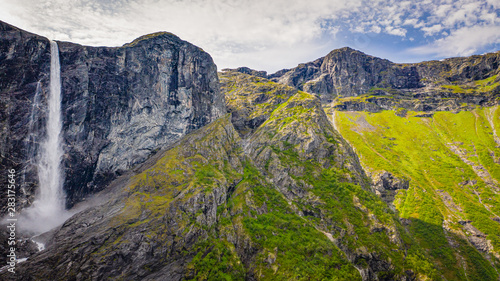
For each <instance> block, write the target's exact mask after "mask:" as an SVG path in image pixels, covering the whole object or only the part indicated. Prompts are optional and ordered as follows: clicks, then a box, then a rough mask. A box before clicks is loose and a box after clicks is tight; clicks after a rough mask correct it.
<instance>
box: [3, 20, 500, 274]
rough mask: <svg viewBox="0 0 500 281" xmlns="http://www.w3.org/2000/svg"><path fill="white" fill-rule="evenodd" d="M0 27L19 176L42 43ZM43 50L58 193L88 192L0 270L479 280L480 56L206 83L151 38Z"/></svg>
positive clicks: (341, 60) (488, 132)
mask: <svg viewBox="0 0 500 281" xmlns="http://www.w3.org/2000/svg"><path fill="white" fill-rule="evenodd" d="M2 28H3V35H2V36H3V37H2V38H5V39H2V40H4V41H2V42H3V43H2V44H1V45H0V46H2V48H3V49H2V53H1V54H2V55H1V56H0V58H1V59H2V63H1V64H0V67H3V68H2V69H1V70H2V72H0V73H1V75H3V76H1V79H0V83H1V85H2V87H3V86H4V85H5V89H6V90H5V91H4V90H3V89H4V88H2V89H1V90H2V92H1V93H2V95H0V97H1V102H2V103H1V106H2V108H3V109H4V110H5V111H4V112H2V113H1V114H3V116H5V119H2V122H3V123H2V130H3V132H7V133H9V134H12V136H11V137H9V135H8V136H7V137H5V136H2V137H4V139H3V141H2V143H1V145H2V147H1V148H2V153H3V154H2V162H1V164H2V165H4V166H3V167H4V168H6V167H9V165H17V166H15V167H16V169H25V170H26V175H27V177H26V179H24V181H26V182H30V180H31V181H33V182H35V180H34V179H32V178H31V179H30V173H33V172H34V171H32V170H31V169H32V166H30V165H29V164H30V163H27V162H26V160H23V159H25V158H23V157H26V156H29V155H33V154H36V145H35V146H34V148H33V146H30V145H27V143H31V142H33V143H35V144H36V142H37V140H38V139H40V138H42V137H43V125H44V122H45V120H44V118H45V117H44V114H43V113H44V108H45V105H44V104H45V99H46V95H47V89H46V85H47V84H48V81H47V79H48V74H47V73H48V68H49V62H48V61H49V59H50V54H48V53H47V46H48V41H47V40H46V39H44V38H42V37H39V36H36V35H33V34H29V33H26V32H24V31H20V30H18V29H16V28H14V27H11V26H8V25H6V24H3V25H2ZM59 48H60V53H61V66H62V69H61V73H62V78H63V111H64V117H63V119H64V140H65V151H66V155H65V159H64V161H65V162H64V163H65V169H66V171H67V175H66V184H67V185H68V187H67V188H69V190H70V192H72V194H73V195H72V196H73V197H71V198H72V199H73V201H75V202H76V201H77V200H80V199H81V198H82V197H83V196H85V195H86V194H88V193H90V192H96V193H94V195H95V196H94V197H93V198H92V199H91V200H89V201H88V202H86V203H88V205H86V206H87V208H85V209H83V210H82V209H77V208H75V209H74V213H75V214H74V215H73V216H72V217H71V218H70V219H68V220H67V221H66V222H65V223H64V224H63V225H61V226H59V227H57V228H55V229H53V230H52V231H50V232H48V233H45V234H43V235H42V236H40V237H38V238H37V239H39V240H43V242H45V243H46V244H45V246H46V249H45V250H43V251H39V252H37V251H36V249H35V246H34V243H33V242H31V240H30V239H24V240H23V241H22V243H23V244H24V246H20V247H24V248H23V249H22V250H23V251H21V250H19V251H18V253H19V256H18V258H24V257H26V258H28V259H27V260H26V261H24V262H21V263H19V264H17V266H16V274H15V275H12V274H10V273H8V272H5V271H2V272H0V279H2V280H4V279H5V280H9V279H12V280H105V279H106V280H107V279H110V280H404V281H410V280H464V281H465V280H499V278H500V276H499V271H500V256H499V249H500V238H499V237H500V224H499V223H498V222H500V218H499V216H498V214H500V207H499V206H500V203H499V202H500V197H499V191H500V187H499V184H498V183H499V182H500V158H499V155H500V139H499V138H498V132H499V130H500V122H499V120H500V108H499V106H492V107H486V106H488V105H495V104H496V103H497V102H498V96H499V91H498V90H499V86H498V84H499V81H498V72H499V68H498V63H497V61H498V53H496V54H488V55H484V56H473V57H469V58H456V59H449V60H445V61H442V62H425V63H420V64H411V65H402V64H393V63H391V62H389V61H387V60H382V59H378V58H374V57H371V56H367V55H365V54H362V53H360V52H357V51H354V50H352V49H348V48H344V49H341V50H335V51H332V52H331V53H330V54H329V55H328V56H326V57H325V58H321V59H318V60H316V61H314V62H312V63H306V64H303V65H300V66H299V67H298V68H295V69H291V70H283V71H280V72H278V73H275V74H272V75H267V74H266V73H264V72H261V71H254V70H251V69H248V68H239V69H236V70H227V71H223V72H221V73H219V74H218V78H217V73H216V72H215V66H214V65H213V63H212V61H211V59H210V57H209V56H208V55H207V54H206V53H204V52H203V51H201V50H200V49H198V48H196V47H194V46H192V45H190V44H189V43H187V42H184V41H181V40H180V39H178V38H177V37H175V36H174V35H171V34H167V33H157V34H151V35H147V36H144V37H141V38H139V39H137V40H135V41H134V42H132V43H130V44H127V45H125V46H123V47H120V48H91V47H84V46H80V45H75V44H71V43H65V42H59ZM32 60H33V61H32ZM4 62H5V63H4ZM4 65H5V67H4ZM9 77H10V78H9ZM269 78H270V79H269ZM273 80H275V81H273ZM276 81H278V82H280V83H277V82H276ZM219 82H220V85H219ZM286 84H288V85H286ZM219 87H220V89H219ZM37 89H38V90H37ZM304 90H307V91H309V92H307V91H304ZM37 93H38V94H37ZM223 97H225V100H223ZM34 101H39V102H34ZM34 105H38V106H34ZM479 105H484V107H482V106H479ZM385 109H388V110H385ZM226 110H227V112H228V113H226ZM367 111H368V112H367ZM438 111H439V112H438ZM450 111H453V112H450ZM456 112H458V113H456ZM26 118H27V119H26ZM17 134H19V135H17ZM16 149H18V150H16ZM12 151H16V152H15V153H12V154H8V153H7V152H12ZM89 167H90V168H89ZM81 182H83V183H85V185H82V184H81ZM35 186H36V184H32V188H33V187H35ZM104 186H105V187H106V188H104V190H101V191H98V190H99V189H100V188H101V187H104ZM26 193H27V194H30V192H29V188H28V191H27V192H26ZM31 193H32V192H31ZM70 203H71V202H70ZM80 206H82V205H80ZM77 207H79V206H78V205H77ZM20 242H21V241H20ZM1 245H2V246H0V251H1V252H4V251H3V250H1V249H2V247H5V246H6V243H3V244H1Z"/></svg>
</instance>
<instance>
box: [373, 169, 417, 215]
mask: <svg viewBox="0 0 500 281" xmlns="http://www.w3.org/2000/svg"><path fill="white" fill-rule="evenodd" d="M372 180H373V184H372V189H373V190H374V191H375V194H377V195H378V196H380V198H381V199H382V200H383V201H384V202H386V203H388V205H389V206H390V207H391V208H392V209H393V210H395V207H394V205H392V202H394V197H395V196H396V194H397V190H400V189H408V188H409V187H410V181H409V180H407V179H400V178H397V177H395V176H394V175H393V174H391V173H389V172H387V171H383V172H381V173H378V174H375V175H373V176H372Z"/></svg>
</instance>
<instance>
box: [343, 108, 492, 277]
mask: <svg viewBox="0 0 500 281" xmlns="http://www.w3.org/2000/svg"><path fill="white" fill-rule="evenodd" d="M499 111H500V110H499V109H498V107H494V108H484V109H483V108H477V109H475V110H474V111H472V112H465V111H463V112H460V113H458V114H453V113H450V112H437V113H435V115H434V116H433V117H432V118H421V117H412V115H415V114H409V117H398V116H396V115H395V113H394V112H393V111H384V112H380V113H373V114H371V113H366V112H336V125H337V128H338V129H339V131H340V132H341V133H342V135H343V136H344V137H345V138H346V139H347V140H348V141H349V142H350V143H351V144H352V145H353V147H354V148H355V149H356V151H357V152H358V154H359V155H360V159H361V161H362V163H363V165H364V166H365V167H366V168H367V169H368V170H369V171H370V172H377V171H382V170H385V171H389V172H391V173H393V174H394V175H397V176H399V177H404V178H407V179H410V188H409V189H408V190H407V191H405V190H402V191H399V193H398V195H397V197H396V201H395V205H396V207H397V209H398V211H399V214H400V216H401V217H403V218H410V219H412V224H411V226H410V230H411V233H412V234H413V235H414V236H415V237H416V238H417V239H418V240H419V242H420V245H421V246H423V247H424V248H426V249H427V251H428V252H429V253H430V254H431V256H433V257H434V258H435V260H436V262H437V264H438V266H439V267H440V271H441V272H442V273H443V276H445V277H446V278H447V279H449V280H466V279H467V278H468V279H469V280H471V279H474V280H495V279H496V278H498V273H497V272H496V271H495V270H494V268H493V267H492V265H491V264H490V262H488V261H487V260H486V258H485V256H486V255H483V254H480V253H479V252H478V251H477V250H476V249H474V248H473V247H472V246H471V245H470V244H469V243H467V241H466V240H465V239H464V238H465V236H466V235H468V234H467V232H466V231H464V229H463V226H462V225H461V224H460V223H458V222H459V221H467V220H470V221H472V222H471V224H472V225H473V226H475V227H476V228H477V229H479V230H480V231H482V232H483V233H485V234H486V235H487V239H488V240H490V241H491V244H492V246H493V253H494V254H496V255H497V256H498V253H499V252H500V224H499V223H498V222H496V221H494V220H492V218H494V217H496V214H498V213H500V212H499V211H500V210H499V207H500V204H499V201H500V196H499V195H498V191H499V189H498V181H499V180H500V178H499V176H500V173H499V169H500V165H499V161H498V157H499V156H500V148H499V147H498V144H497V143H496V142H495V139H494V134H495V133H496V132H495V133H494V130H493V128H492V125H493V126H494V127H495V130H496V131H498V126H499V124H500V122H498V120H499ZM490 121H491V122H490ZM474 167H475V169H474ZM475 170H476V171H475ZM485 172H487V173H485ZM443 227H444V228H446V229H447V231H443ZM450 245H453V246H450ZM490 258H491V259H492V260H494V261H493V263H494V264H496V266H497V268H498V259H496V258H494V257H493V255H490ZM459 267H463V268H466V272H463V271H462V272H461V271H458V270H457V268H459Z"/></svg>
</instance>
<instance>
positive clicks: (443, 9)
mask: <svg viewBox="0 0 500 281" xmlns="http://www.w3.org/2000/svg"><path fill="white" fill-rule="evenodd" d="M0 20H2V21H4V22H7V23H9V24H12V25H15V26H17V27H19V28H22V29H24V30H27V31H30V32H33V33H36V34H40V35H43V36H45V37H48V38H49V39H52V40H60V41H71V42H75V43H79V44H83V45H90V46H121V45H123V44H125V43H127V42H131V41H133V40H134V39H135V38H137V37H139V36H141V35H144V34H148V33H153V32H158V31H168V32H172V33H174V34H176V35H177V36H179V37H180V38H181V39H183V40H186V41H189V42H191V43H193V44H195V45H197V46H199V47H201V48H202V49H204V50H205V51H207V52H208V53H210V55H211V56H212V58H213V59H214V61H215V63H216V64H217V66H218V69H219V70H220V69H223V68H235V67H239V66H247V67H250V68H253V69H257V70H265V71H268V72H269V73H272V72H275V71H277V70H280V69H283V68H292V67H295V66H296V65H297V64H299V63H305V62H309V61H312V60H315V59H317V58H320V57H322V56H325V55H326V54H328V52H330V51H331V50H334V49H337V48H342V47H345V46H348V47H351V48H353V49H356V50H360V51H362V52H364V53H367V54H369V55H373V56H377V57H381V58H385V59H389V60H391V61H393V62H420V61H425V60H434V59H443V58H448V57H456V56H469V55H473V54H483V53H488V52H495V51H499V50H500V0H413V1H394V0H371V1H367V0H300V1H298V0H94V1H92V0H0Z"/></svg>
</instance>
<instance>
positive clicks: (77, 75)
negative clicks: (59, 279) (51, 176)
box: [0, 23, 226, 205]
mask: <svg viewBox="0 0 500 281" xmlns="http://www.w3.org/2000/svg"><path fill="white" fill-rule="evenodd" d="M0 28H1V29H0V30H1V33H0V40H1V41H2V49H1V52H0V58H1V60H0V61H1V65H2V69H0V73H1V74H2V76H1V78H0V84H1V85H2V88H1V91H2V92H1V107H2V108H3V109H5V110H2V114H4V115H8V116H9V117H8V118H2V122H3V124H2V131H3V132H8V133H9V134H10V135H13V136H14V138H12V139H9V140H8V141H5V142H2V147H1V150H2V152H3V154H2V156H4V155H5V157H2V161H1V162H2V167H10V166H14V167H15V168H17V169H18V170H23V169H24V168H25V167H28V168H30V169H26V170H27V173H26V176H25V181H26V182H27V183H29V184H25V185H24V186H23V187H24V188H25V189H24V190H25V192H26V195H27V199H28V201H29V200H30V199H32V196H33V191H34V189H35V188H36V173H35V172H34V168H33V165H29V163H27V158H28V157H27V151H28V145H27V143H26V141H25V140H26V139H27V138H28V130H27V124H28V123H29V117H30V114H31V111H32V109H31V104H30V103H31V102H32V101H33V99H34V95H35V88H36V84H37V82H38V81H40V82H41V85H42V89H43V90H42V92H43V97H42V104H44V103H45V100H46V96H47V94H48V91H49V89H48V84H49V78H48V77H49V71H50V63H49V60H50V49H49V47H48V45H49V44H48V43H49V42H48V40H47V39H45V38H43V37H39V36H36V35H32V34H29V33H27V32H24V31H22V30H19V29H17V28H15V27H12V26H9V25H7V24H5V23H0ZM59 51H60V61H61V79H62V110H63V137H64V145H65V147H64V151H65V155H64V160H63V162H64V169H65V173H66V177H65V184H64V186H65V190H66V193H67V196H68V204H69V205H72V204H74V203H75V202H78V201H79V200H81V199H82V198H84V197H85V196H86V195H87V194H89V193H93V192H95V191H97V190H100V189H102V188H103V187H104V186H105V185H106V183H108V182H109V181H110V180H111V179H113V178H115V177H116V175H119V174H121V173H123V172H124V171H126V170H127V169H129V168H130V167H132V166H133V165H135V164H137V163H141V162H143V161H144V160H145V159H147V158H148V156H150V155H151V154H152V153H154V152H155V151H157V150H158V149H160V148H161V147H163V146H166V145H169V144H171V143H173V142H174V141H176V140H178V139H180V137H182V136H183V135H185V134H186V133H188V132H190V131H192V130H194V129H197V128H200V127H202V126H204V125H206V124H208V123H210V122H211V121H213V120H215V119H216V118H218V117H220V116H222V114H224V113H225V112H226V109H225V104H224V100H223V96H222V95H221V94H220V91H219V85H218V78H217V69H216V66H215V64H214V63H213V61H212V59H211V57H210V55H208V54H207V53H205V52H204V51H203V50H201V49H200V48H198V47H196V46H194V45H191V44H190V43H188V42H185V41H182V40H181V39H179V38H178V37H177V36H175V35H173V34H170V33H165V32H163V33H155V34H151V35H147V36H143V37H141V38H138V39H137V40H135V41H134V42H132V43H130V44H127V45H125V46H123V47H118V48H108V47H87V46H81V45H77V44H73V43H68V42H59ZM44 112H45V111H44V108H42V109H41V110H39V112H38V113H37V114H35V115H36V116H35V119H36V120H37V122H38V123H39V124H40V126H38V127H37V130H35V132H32V133H33V134H35V136H36V138H37V139H38V140H40V139H41V138H43V134H44V132H43V131H44V129H43V128H44V126H43V124H44V118H45V117H44ZM3 120H6V121H3ZM2 135H4V136H5V135H6V134H2ZM7 135H8V134H7ZM35 143H36V142H35ZM30 149H34V150H35V151H36V150H37V149H38V148H37V147H36V144H35V148H30ZM6 154H9V155H6ZM9 157H10V159H8V158H9ZM3 170H5V169H3ZM26 203H27V202H26ZM27 204H29V203H27Z"/></svg>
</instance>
